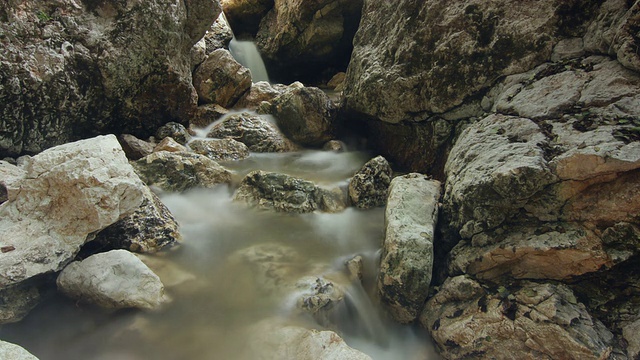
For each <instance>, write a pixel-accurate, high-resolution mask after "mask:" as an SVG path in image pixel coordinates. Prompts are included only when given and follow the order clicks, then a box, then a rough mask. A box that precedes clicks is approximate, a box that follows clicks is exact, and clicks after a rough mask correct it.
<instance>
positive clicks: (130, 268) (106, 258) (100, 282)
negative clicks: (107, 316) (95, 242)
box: [56, 250, 167, 309]
mask: <svg viewBox="0 0 640 360" xmlns="http://www.w3.org/2000/svg"><path fill="white" fill-rule="evenodd" d="M56 283H57V285H58V289H59V290H60V291H61V292H62V293H64V294H65V295H67V296H69V297H70V298H72V299H76V300H78V301H81V302H86V303H91V304H95V305H98V306H101V307H104V308H108V309H122V308H140V309H156V308H158V307H159V306H160V305H161V304H162V303H164V302H166V301H167V298H166V297H165V296H164V285H163V284H162V282H161V281H160V278H159V277H158V275H156V274H154V273H153V272H152V271H151V269H149V268H148V267H147V266H146V265H145V264H144V263H143V262H142V260H140V259H138V258H137V257H136V256H135V255H133V254H132V253H130V252H128V251H126V250H112V251H109V252H105V253H100V254H96V255H92V256H90V257H88V258H86V259H84V260H82V261H74V262H72V263H71V264H69V265H67V267H65V268H64V270H62V272H61V273H60V275H59V276H58V279H57V280H56Z"/></svg>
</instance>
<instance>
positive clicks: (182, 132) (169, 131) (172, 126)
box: [156, 122, 191, 145]
mask: <svg viewBox="0 0 640 360" xmlns="http://www.w3.org/2000/svg"><path fill="white" fill-rule="evenodd" d="M167 137H171V138H173V140H175V141H177V142H178V143H179V144H180V145H186V144H187V143H188V142H189V140H191V134H189V131H188V130H187V128H185V127H184V125H182V124H178V123H176V122H169V123H166V124H164V125H162V126H161V127H159V128H158V130H157V131H156V140H158V141H160V140H163V139H165V138H167Z"/></svg>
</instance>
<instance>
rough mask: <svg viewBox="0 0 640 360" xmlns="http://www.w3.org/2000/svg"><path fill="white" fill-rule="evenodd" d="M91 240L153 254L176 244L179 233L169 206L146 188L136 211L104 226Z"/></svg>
mask: <svg viewBox="0 0 640 360" xmlns="http://www.w3.org/2000/svg"><path fill="white" fill-rule="evenodd" d="M93 241H94V242H97V243H101V244H103V245H104V246H105V247H107V248H109V249H126V250H129V251H133V252H138V253H156V252H158V251H163V250H168V249H171V248H173V247H174V246H177V245H179V244H180V242H181V241H182V235H180V232H179V225H178V222H177V221H176V219H175V218H174V217H173V215H172V214H171V212H170V211H169V209H168V208H167V207H166V206H165V205H164V204H163V203H162V201H160V199H159V198H158V197H157V196H156V195H155V194H154V193H153V192H151V190H150V189H146V191H145V192H144V199H143V200H142V205H140V207H139V208H138V209H137V210H136V211H134V212H133V213H132V214H131V215H129V216H126V217H124V218H122V219H120V220H118V221H117V222H115V223H114V224H112V225H109V226H107V227H106V228H105V229H103V230H102V231H100V232H99V233H98V234H96V237H95V239H94V240H93Z"/></svg>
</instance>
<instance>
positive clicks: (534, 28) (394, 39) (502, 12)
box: [343, 0, 598, 124]
mask: <svg viewBox="0 0 640 360" xmlns="http://www.w3.org/2000/svg"><path fill="white" fill-rule="evenodd" d="M597 9H598V2H588V3H584V2H579V1H575V0H571V1H558V0H544V1H543V2H539V3H537V6H536V11H535V12H532V11H531V7H530V6H529V4H526V3H517V4H513V3H511V2H509V1H506V0H500V1H494V2H475V1H456V2H455V3H454V4H452V3H451V2H450V1H445V0H429V1H424V2H420V3H417V2H415V1H411V0H403V1H399V2H381V1H365V3H364V8H363V11H362V13H363V18H362V21H361V23H360V27H359V29H358V33H357V34H356V37H355V39H354V50H353V54H352V57H351V61H350V63H349V68H348V71H347V79H346V85H345V89H344V96H343V104H344V108H345V110H346V111H347V112H348V113H351V114H357V115H360V116H365V117H370V118H374V119H378V120H381V121H384V122H388V123H394V124H395V123H400V122H402V121H424V120H427V119H428V118H429V117H430V116H431V115H433V114H442V113H445V112H447V111H449V110H452V109H454V108H455V107H457V106H459V105H461V104H462V103H463V101H464V100H465V99H467V98H469V97H470V96H473V95H475V94H478V92H480V91H481V90H482V89H484V88H487V87H489V86H491V85H492V84H493V83H494V82H495V81H496V80H497V79H499V78H500V77H502V76H505V75H511V74H516V73H521V72H525V71H528V70H531V69H533V68H534V67H535V66H538V65H540V64H542V63H543V62H545V61H547V60H549V59H550V56H551V53H552V50H553V47H554V45H555V43H556V42H557V41H558V40H559V39H562V38H564V37H575V35H578V34H581V33H582V32H583V31H584V30H585V28H586V26H587V25H588V21H589V20H590V19H591V18H593V17H594V16H595V12H596V11H597ZM435 24H437V26H435Z"/></svg>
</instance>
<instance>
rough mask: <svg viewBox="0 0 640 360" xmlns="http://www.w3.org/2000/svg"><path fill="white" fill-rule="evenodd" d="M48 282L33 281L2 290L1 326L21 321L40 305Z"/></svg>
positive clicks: (0, 304)
mask: <svg viewBox="0 0 640 360" xmlns="http://www.w3.org/2000/svg"><path fill="white" fill-rule="evenodd" d="M47 280H49V279H32V280H28V281H23V282H21V283H19V284H16V285H12V286H9V287H4V288H2V289H0V324H8V323H15V322H18V321H21V320H22V319H23V318H24V317H25V316H27V314H29V312H31V310H33V309H34V308H35V307H36V306H37V305H38V304H40V302H41V301H42V299H43V297H44V296H43V295H44V294H45V293H46V291H47V288H48V285H49V283H48V281H47ZM0 353H1V351H0Z"/></svg>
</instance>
